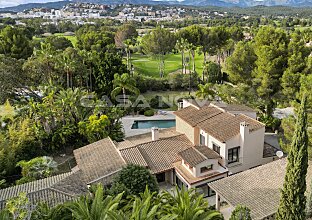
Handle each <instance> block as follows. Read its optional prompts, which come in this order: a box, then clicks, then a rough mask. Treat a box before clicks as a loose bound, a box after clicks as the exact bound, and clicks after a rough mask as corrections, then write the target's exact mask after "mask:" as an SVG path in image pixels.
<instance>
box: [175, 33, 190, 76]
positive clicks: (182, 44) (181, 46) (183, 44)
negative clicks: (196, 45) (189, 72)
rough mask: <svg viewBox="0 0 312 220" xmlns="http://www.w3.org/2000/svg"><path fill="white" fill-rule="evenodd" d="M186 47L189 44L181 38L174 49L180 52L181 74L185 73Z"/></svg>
mask: <svg viewBox="0 0 312 220" xmlns="http://www.w3.org/2000/svg"><path fill="white" fill-rule="evenodd" d="M188 47H189V43H188V41H187V40H186V39H184V38H181V39H179V40H177V43H176V49H177V50H178V51H180V52H181V59H182V74H184V73H186V66H185V51H186V50H187V49H188ZM184 70H185V71H184Z"/></svg>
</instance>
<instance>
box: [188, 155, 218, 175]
mask: <svg viewBox="0 0 312 220" xmlns="http://www.w3.org/2000/svg"><path fill="white" fill-rule="evenodd" d="M209 165H212V170H210V171H207V172H205V173H201V172H200V168H202V167H206V166H209ZM219 168H220V165H219V163H218V160H217V159H208V160H205V161H204V162H202V163H200V164H198V165H197V166H196V167H194V171H195V172H194V171H193V173H194V174H195V176H196V177H200V176H204V175H207V174H208V173H209V172H214V170H218V169H219Z"/></svg>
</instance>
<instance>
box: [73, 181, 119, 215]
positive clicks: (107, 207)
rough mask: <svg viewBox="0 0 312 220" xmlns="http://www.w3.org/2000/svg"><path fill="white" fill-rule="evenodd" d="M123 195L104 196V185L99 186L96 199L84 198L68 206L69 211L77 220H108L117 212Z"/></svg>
mask: <svg viewBox="0 0 312 220" xmlns="http://www.w3.org/2000/svg"><path fill="white" fill-rule="evenodd" d="M121 198H122V193H121V194H119V195H117V196H116V197H112V196H104V190H103V186H102V185H98V187H97V190H96V192H95V196H94V198H91V197H90V196H82V197H80V199H79V200H77V201H76V202H72V203H69V204H68V209H69V210H70V211H71V212H72V216H73V217H74V219H77V220H99V219H101V220H106V219H111V218H110V217H109V213H110V215H113V214H112V213H114V212H116V210H117V208H118V205H119V203H120V200H121Z"/></svg>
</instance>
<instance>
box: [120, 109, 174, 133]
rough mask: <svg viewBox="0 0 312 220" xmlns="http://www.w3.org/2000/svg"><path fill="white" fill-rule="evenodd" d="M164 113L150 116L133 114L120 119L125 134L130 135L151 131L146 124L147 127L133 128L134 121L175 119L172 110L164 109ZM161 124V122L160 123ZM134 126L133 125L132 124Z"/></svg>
mask: <svg viewBox="0 0 312 220" xmlns="http://www.w3.org/2000/svg"><path fill="white" fill-rule="evenodd" d="M163 113H164V114H158V115H154V116H151V117H146V116H144V115H135V116H131V115H128V116H125V117H123V118H122V119H121V121H122V124H123V128H124V132H125V136H126V137H131V136H135V135H139V134H145V133H148V132H151V128H149V126H147V127H148V128H142V129H136V128H133V125H134V124H135V123H136V121H139V122H142V121H146V122H148V121H168V120H175V115H174V114H173V111H165V112H163ZM161 124H163V123H161ZM134 127H135V126H134Z"/></svg>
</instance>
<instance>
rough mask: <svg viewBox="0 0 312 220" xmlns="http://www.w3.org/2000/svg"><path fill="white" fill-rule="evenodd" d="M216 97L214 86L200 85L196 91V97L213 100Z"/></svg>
mask: <svg viewBox="0 0 312 220" xmlns="http://www.w3.org/2000/svg"><path fill="white" fill-rule="evenodd" d="M215 96H216V92H215V91H214V90H213V84H211V83H206V84H205V85H203V84H199V85H198V90H197V91H196V97H198V98H203V99H208V100H213V99H214V98H215Z"/></svg>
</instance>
